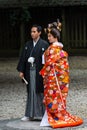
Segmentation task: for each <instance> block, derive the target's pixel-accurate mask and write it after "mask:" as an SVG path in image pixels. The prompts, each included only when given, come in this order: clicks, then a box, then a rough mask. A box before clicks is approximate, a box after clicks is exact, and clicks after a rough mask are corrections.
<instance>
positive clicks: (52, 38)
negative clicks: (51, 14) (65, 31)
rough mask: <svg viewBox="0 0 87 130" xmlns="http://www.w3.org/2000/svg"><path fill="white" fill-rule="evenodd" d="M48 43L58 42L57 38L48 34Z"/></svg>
mask: <svg viewBox="0 0 87 130" xmlns="http://www.w3.org/2000/svg"><path fill="white" fill-rule="evenodd" d="M48 41H49V43H54V42H57V41H58V40H57V38H54V36H53V35H52V34H51V33H48Z"/></svg>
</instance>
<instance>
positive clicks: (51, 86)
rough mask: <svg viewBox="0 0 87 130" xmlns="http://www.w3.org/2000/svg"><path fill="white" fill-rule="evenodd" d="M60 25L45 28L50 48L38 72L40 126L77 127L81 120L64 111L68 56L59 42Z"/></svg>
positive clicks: (67, 82) (53, 24) (50, 25)
mask: <svg viewBox="0 0 87 130" xmlns="http://www.w3.org/2000/svg"><path fill="white" fill-rule="evenodd" d="M60 31H61V23H60V22H59V21H58V22H57V23H52V24H49V26H48V28H47V34H48V40H49V43H50V46H49V47H48V49H47V50H46V51H45V53H44V59H45V60H44V62H45V64H44V67H43V68H42V70H41V71H40V74H41V75H42V77H43V82H44V100H43V102H44V104H45V107H46V110H45V114H44V116H43V119H42V121H41V124H40V126H51V127H52V128H59V127H70V126H77V125H80V124H82V123H83V120H82V119H81V118H79V117H77V116H73V115H71V114H70V113H69V112H67V110H66V98H67V94H68V87H69V64H68V54H67V52H65V51H64V50H63V49H62V48H63V44H62V43H60V42H59V39H60Z"/></svg>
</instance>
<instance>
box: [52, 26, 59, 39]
mask: <svg viewBox="0 0 87 130" xmlns="http://www.w3.org/2000/svg"><path fill="white" fill-rule="evenodd" d="M50 33H51V34H52V35H53V37H54V38H57V39H58V40H60V32H59V30H58V29H56V28H51V30H50Z"/></svg>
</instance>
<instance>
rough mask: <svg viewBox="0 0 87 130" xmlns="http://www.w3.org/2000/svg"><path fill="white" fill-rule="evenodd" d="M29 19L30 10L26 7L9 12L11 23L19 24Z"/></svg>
mask: <svg viewBox="0 0 87 130" xmlns="http://www.w3.org/2000/svg"><path fill="white" fill-rule="evenodd" d="M30 19H31V15H30V12H29V10H28V8H26V7H22V8H18V9H15V10H12V11H11V12H10V22H11V25H12V26H14V25H15V24H20V23H21V22H23V23H26V22H28V21H29V20H30Z"/></svg>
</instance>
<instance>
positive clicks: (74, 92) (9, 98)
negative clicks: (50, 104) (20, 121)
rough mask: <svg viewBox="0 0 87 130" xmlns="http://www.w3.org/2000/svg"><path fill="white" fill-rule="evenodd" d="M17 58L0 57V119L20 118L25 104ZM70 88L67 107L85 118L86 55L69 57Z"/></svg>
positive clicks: (86, 107) (86, 113)
mask: <svg viewBox="0 0 87 130" xmlns="http://www.w3.org/2000/svg"><path fill="white" fill-rule="evenodd" d="M17 63H18V59H17V58H15V59H0V120H4V119H14V118H21V117H22V116H23V115H24V111H25V104H26V86H25V84H23V83H22V82H21V80H20V78H19V77H18V72H17V70H16V66H17ZM69 63H70V88H69V93H68V98H67V109H68V110H69V111H70V112H71V113H72V114H76V115H79V116H81V117H82V118H87V57H81V56H74V57H69Z"/></svg>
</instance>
